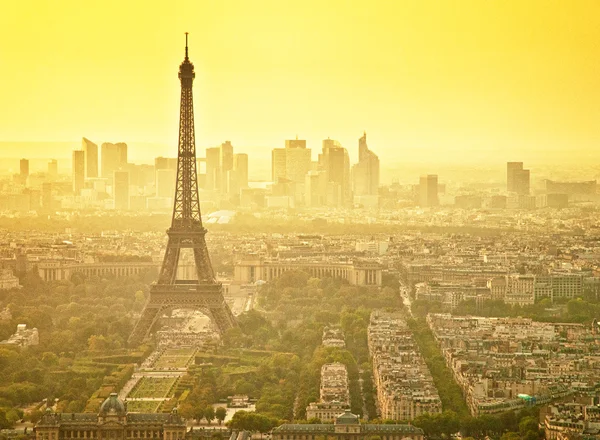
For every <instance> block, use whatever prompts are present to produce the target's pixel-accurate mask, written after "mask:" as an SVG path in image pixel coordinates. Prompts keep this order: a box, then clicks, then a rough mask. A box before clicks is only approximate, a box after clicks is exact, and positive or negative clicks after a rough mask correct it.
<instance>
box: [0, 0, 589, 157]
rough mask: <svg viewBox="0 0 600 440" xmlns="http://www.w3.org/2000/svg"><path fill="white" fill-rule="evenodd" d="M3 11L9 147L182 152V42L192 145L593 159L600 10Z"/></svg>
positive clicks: (172, 6)
mask: <svg viewBox="0 0 600 440" xmlns="http://www.w3.org/2000/svg"><path fill="white" fill-rule="evenodd" d="M0 4H1V12H0V141H73V140H74V141H76V140H78V139H80V138H81V137H82V136H86V137H88V138H90V139H92V140H94V141H96V142H98V143H100V142H104V141H125V142H132V143H133V142H154V143H162V144H168V145H171V146H173V145H175V143H176V140H177V124H178V106H179V82H178V79H177V68H178V65H179V63H180V62H181V60H182V58H183V49H184V32H185V31H189V32H190V58H191V59H192V62H193V63H194V64H195V66H196V81H195V84H194V85H195V88H194V93H195V96H194V100H195V110H196V129H197V137H196V139H197V145H198V147H199V148H201V147H206V146H212V145H217V144H220V143H221V142H223V141H224V140H227V139H228V140H231V141H232V142H233V144H234V146H236V147H237V148H238V151H242V150H243V151H246V152H250V153H251V154H252V152H253V151H256V152H257V154H258V153H261V154H262V153H264V152H266V151H268V150H269V148H272V147H282V146H283V141H284V139H286V138H292V137H295V136H296V135H298V136H300V138H304V139H307V140H308V144H309V147H311V148H313V150H316V149H320V140H321V139H323V138H326V137H328V136H330V137H332V138H334V139H338V140H340V141H341V143H342V144H343V145H344V146H345V147H347V148H348V149H349V150H350V151H351V154H352V155H355V150H356V148H357V139H358V137H360V135H361V134H362V131H363V130H367V133H368V140H369V145H370V146H371V148H372V149H373V150H375V151H376V152H377V153H378V154H379V156H380V157H381V158H382V159H384V160H404V159H405V158H410V157H423V158H427V157H436V158H440V157H449V158H452V159H453V160H456V159H460V158H462V157H464V158H465V159H471V160H472V159H473V158H479V157H481V158H486V157H488V156H490V157H491V156H494V157H498V158H501V159H506V160H508V159H512V160H515V159H521V158H524V159H526V160H527V159H529V158H530V157H536V156H539V155H542V156H545V157H555V156H556V157H559V156H561V157H562V156H563V155H566V156H567V157H571V158H572V157H573V156H574V155H575V156H576V157H584V156H586V155H592V154H594V153H597V152H598V151H600V1H598V0H590V1H584V0H561V1H557V0H497V1H496V0H439V1H434V0H364V1H363V0H345V1H343V0H297V1H296V0H272V1H271V0H247V1H242V0H239V1H231V0H229V1H228V0H190V1H179V0H169V1H150V0H144V1H137V0H135V1H134V0H117V1H113V0H73V1H72V0H31V1H29V2H25V1H12V0H0ZM67 155H68V154H65V156H67ZM142 155H143V152H139V151H138V152H135V153H134V154H133V155H132V156H133V157H141V156H142ZM153 155H154V154H153ZM153 155H152V156H153ZM165 155H169V151H166V152H165ZM504 156H506V157H504ZM313 157H316V153H314V152H313ZM595 157H598V155H596V156H595Z"/></svg>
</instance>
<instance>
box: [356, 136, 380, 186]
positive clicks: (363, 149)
mask: <svg viewBox="0 0 600 440" xmlns="http://www.w3.org/2000/svg"><path fill="white" fill-rule="evenodd" d="M352 181H353V190H354V195H355V196H366V195H377V194H378V193H379V158H378V157H377V155H376V154H375V153H373V152H372V151H371V150H369V147H368V146H367V133H366V132H365V133H364V135H363V136H362V137H361V138H360V139H359V140H358V163H357V164H356V165H354V166H353V167H352Z"/></svg>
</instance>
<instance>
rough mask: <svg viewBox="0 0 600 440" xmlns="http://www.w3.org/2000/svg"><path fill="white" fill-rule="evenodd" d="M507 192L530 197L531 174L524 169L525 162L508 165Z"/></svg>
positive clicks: (509, 163) (508, 163)
mask: <svg viewBox="0 0 600 440" xmlns="http://www.w3.org/2000/svg"><path fill="white" fill-rule="evenodd" d="M506 190H507V191H508V192H515V193H517V194H519V195H529V191H530V172H529V170H525V169H523V162H507V163H506Z"/></svg>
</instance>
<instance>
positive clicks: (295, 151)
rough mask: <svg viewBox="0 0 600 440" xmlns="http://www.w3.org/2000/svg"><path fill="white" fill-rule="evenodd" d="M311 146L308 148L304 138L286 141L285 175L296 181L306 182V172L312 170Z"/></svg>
mask: <svg viewBox="0 0 600 440" xmlns="http://www.w3.org/2000/svg"><path fill="white" fill-rule="evenodd" d="M311 159H312V157H311V151H310V148H306V141H305V140H303V139H292V140H286V141H285V177H286V178H288V179H290V180H292V181H294V182H296V183H297V184H302V185H304V184H305V179H306V173H308V172H309V171H310V162H311Z"/></svg>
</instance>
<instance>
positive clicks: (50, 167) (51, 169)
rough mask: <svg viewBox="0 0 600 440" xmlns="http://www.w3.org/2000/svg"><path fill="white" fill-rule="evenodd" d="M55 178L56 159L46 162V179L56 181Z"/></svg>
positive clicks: (56, 169)
mask: <svg viewBox="0 0 600 440" xmlns="http://www.w3.org/2000/svg"><path fill="white" fill-rule="evenodd" d="M57 176H58V162H57V161H56V159H50V161H49V162H48V179H49V180H56V177H57Z"/></svg>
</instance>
